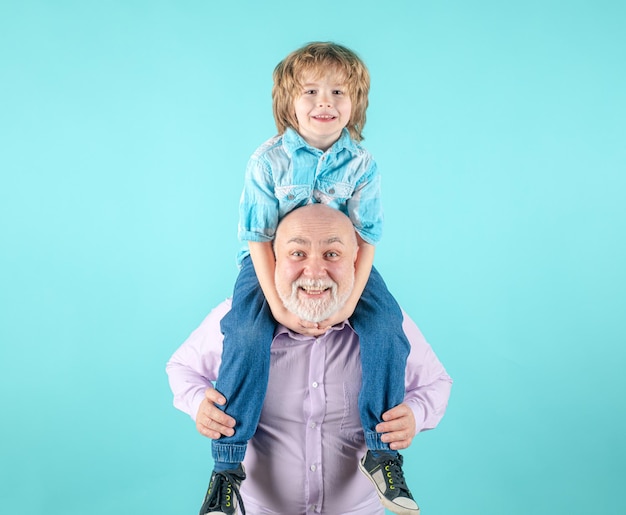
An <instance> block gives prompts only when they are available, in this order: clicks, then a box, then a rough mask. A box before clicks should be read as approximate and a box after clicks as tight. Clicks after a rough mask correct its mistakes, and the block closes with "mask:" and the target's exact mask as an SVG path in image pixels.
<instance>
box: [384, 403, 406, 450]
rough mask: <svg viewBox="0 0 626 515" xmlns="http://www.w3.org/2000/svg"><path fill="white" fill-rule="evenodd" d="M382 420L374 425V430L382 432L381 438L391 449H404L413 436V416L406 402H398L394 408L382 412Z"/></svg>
mask: <svg viewBox="0 0 626 515" xmlns="http://www.w3.org/2000/svg"><path fill="white" fill-rule="evenodd" d="M383 420H384V422H381V423H380V424H378V425H377V426H376V432H378V433H384V434H383V435H382V437H381V440H382V441H383V442H385V443H388V444H389V447H390V448H391V449H393V450H400V449H406V448H407V447H408V446H409V445H411V442H412V441H413V437H414V436H415V416H414V415H413V410H412V409H411V408H409V407H408V406H407V405H406V404H404V403H402V404H398V405H397V406H396V407H395V408H391V409H390V410H389V411H386V412H385V413H383Z"/></svg>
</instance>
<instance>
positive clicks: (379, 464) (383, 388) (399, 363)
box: [350, 268, 420, 515]
mask: <svg viewBox="0 0 626 515" xmlns="http://www.w3.org/2000/svg"><path fill="white" fill-rule="evenodd" d="M402 321H403V315H402V310H401V309H400V306H399V305H398V303H397V302H396V300H395V299H394V298H393V296H392V295H391V293H389V290H387V286H386V285H385V282H384V281H383V279H382V277H381V276H380V274H379V273H378V271H377V270H376V269H375V268H372V271H371V273H370V277H369V280H368V282H367V285H366V286H365V290H364V291H363V294H362V296H361V300H360V301H359V303H358V304H357V307H356V309H355V311H354V314H353V316H352V318H351V319H350V323H351V324H352V327H353V328H354V330H355V331H356V333H357V334H358V335H359V343H360V350H361V367H362V376H363V379H362V382H361V385H362V386H361V392H360V394H359V412H360V414H361V423H362V424H363V431H364V433H365V442H366V444H367V448H368V452H367V454H366V455H365V456H364V457H363V459H362V460H361V461H360V462H359V468H360V469H361V471H362V472H363V473H364V474H365V475H366V476H367V477H368V479H370V481H372V483H373V484H374V486H375V487H376V491H377V493H378V496H379V497H380V500H381V503H382V504H383V506H385V508H387V509H388V510H390V511H392V512H393V513H397V514H402V515H419V512H420V510H419V507H418V505H417V503H416V502H415V500H414V499H413V496H412V495H411V492H410V490H409V488H408V486H407V485H406V483H405V480H404V472H403V470H402V464H403V460H402V456H401V455H400V454H399V453H398V452H397V451H392V450H390V449H389V444H387V443H384V442H382V441H381V436H382V435H381V434H380V433H377V432H376V425H377V424H378V423H379V422H382V414H383V413H384V412H385V411H387V410H389V409H391V408H393V407H394V406H397V405H398V404H401V403H402V402H403V401H404V376H405V370H406V360H407V357H408V355H409V351H410V348H411V346H410V344H409V341H408V339H407V338H406V335H405V334H404V331H403V329H402Z"/></svg>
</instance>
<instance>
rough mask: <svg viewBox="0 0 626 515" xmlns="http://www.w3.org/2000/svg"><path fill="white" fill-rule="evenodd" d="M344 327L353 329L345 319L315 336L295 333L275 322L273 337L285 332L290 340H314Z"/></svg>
mask: <svg viewBox="0 0 626 515" xmlns="http://www.w3.org/2000/svg"><path fill="white" fill-rule="evenodd" d="M344 329H349V330H350V331H354V329H352V326H351V325H350V322H349V321H348V320H346V321H345V322H341V323H340V324H337V325H334V326H332V327H331V328H330V329H329V330H328V331H326V332H325V333H324V334H322V335H320V336H317V337H315V336H308V335H305V334H300V333H296V332H294V331H292V330H291V329H289V328H287V327H285V326H284V325H281V324H277V325H276V330H275V331H274V338H276V337H277V336H280V335H283V334H285V335H287V336H289V338H291V339H292V340H300V341H306V340H315V339H316V338H325V337H327V336H329V335H330V334H331V333H333V332H334V331H339V332H341V331H343V330H344Z"/></svg>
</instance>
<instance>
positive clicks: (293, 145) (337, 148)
mask: <svg viewBox="0 0 626 515" xmlns="http://www.w3.org/2000/svg"><path fill="white" fill-rule="evenodd" d="M283 146H284V147H285V150H286V152H287V154H288V155H290V156H291V155H292V154H293V153H294V152H295V151H296V150H300V149H301V148H306V149H308V150H310V151H311V152H313V153H315V154H323V153H324V152H322V151H321V150H320V149H319V148H315V147H312V146H311V145H309V144H308V143H307V142H306V141H304V138H303V137H302V136H300V134H298V132H297V131H296V130H295V129H293V128H291V127H288V128H287V130H286V131H285V133H284V134H283ZM344 149H345V150H349V151H350V152H355V151H356V143H355V142H354V140H353V139H352V138H351V137H350V132H349V131H348V129H346V128H345V127H344V128H343V129H342V130H341V136H339V139H338V140H337V141H335V143H333V145H332V147H330V148H329V149H328V150H327V151H326V152H329V153H331V154H336V153H338V152H341V151H342V150H344Z"/></svg>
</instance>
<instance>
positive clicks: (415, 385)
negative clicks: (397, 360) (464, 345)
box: [402, 313, 452, 434]
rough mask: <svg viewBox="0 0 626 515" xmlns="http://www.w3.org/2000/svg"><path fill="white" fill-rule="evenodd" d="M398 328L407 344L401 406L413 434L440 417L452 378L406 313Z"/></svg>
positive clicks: (434, 423)
mask: <svg viewBox="0 0 626 515" xmlns="http://www.w3.org/2000/svg"><path fill="white" fill-rule="evenodd" d="M402 327H403V329H404V333H405V334H406V336H407V338H408V339H409V342H410V344H411V352H410V353H409V357H408V359H407V364H406V374H405V391H406V393H405V396H404V403H405V404H406V405H407V406H409V407H410V408H411V410H412V411H413V415H414V417H415V434H417V433H419V432H421V431H426V430H428V429H434V428H435V427H436V426H437V424H439V422H440V421H441V419H442V418H443V415H444V413H445V412H446V408H447V406H448V399H449V397H450V390H451V388H452V379H451V378H450V376H449V375H448V374H447V372H446V370H445V369H444V367H443V365H442V364H441V362H440V361H439V359H438V358H437V356H436V355H435V353H434V352H433V349H432V348H431V346H430V345H429V344H428V342H427V341H426V339H425V338H424V336H423V335H422V333H421V331H420V330H419V329H418V327H417V325H415V322H413V320H411V319H410V318H409V317H408V315H407V314H406V313H404V322H403V324H402Z"/></svg>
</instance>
